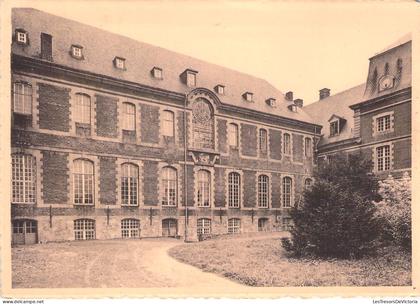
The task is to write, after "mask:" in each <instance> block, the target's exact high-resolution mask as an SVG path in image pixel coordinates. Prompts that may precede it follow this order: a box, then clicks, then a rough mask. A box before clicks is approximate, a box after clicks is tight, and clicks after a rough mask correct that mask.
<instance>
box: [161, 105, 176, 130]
mask: <svg viewBox="0 0 420 304" xmlns="http://www.w3.org/2000/svg"><path fill="white" fill-rule="evenodd" d="M162 135H163V136H167V137H174V136H175V113H174V112H173V111H170V110H163V112H162Z"/></svg>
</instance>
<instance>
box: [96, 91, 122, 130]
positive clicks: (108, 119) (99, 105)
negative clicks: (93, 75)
mask: <svg viewBox="0 0 420 304" xmlns="http://www.w3.org/2000/svg"><path fill="white" fill-rule="evenodd" d="M95 97H96V134H97V135H98V136H103V137H117V136H118V112H117V107H118V99H116V98H110V97H108V96H104V95H99V94H97V95H95Z"/></svg>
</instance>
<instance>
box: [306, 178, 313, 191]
mask: <svg viewBox="0 0 420 304" xmlns="http://www.w3.org/2000/svg"><path fill="white" fill-rule="evenodd" d="M311 187H312V179H310V178H307V179H305V189H306V190H308V189H310V188H311Z"/></svg>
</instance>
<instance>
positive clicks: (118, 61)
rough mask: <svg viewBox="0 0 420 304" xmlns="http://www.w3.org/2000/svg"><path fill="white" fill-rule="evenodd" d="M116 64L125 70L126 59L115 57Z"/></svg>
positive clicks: (118, 67)
mask: <svg viewBox="0 0 420 304" xmlns="http://www.w3.org/2000/svg"><path fill="white" fill-rule="evenodd" d="M114 66H115V67H116V68H117V69H120V70H124V69H125V59H124V58H121V57H115V58H114Z"/></svg>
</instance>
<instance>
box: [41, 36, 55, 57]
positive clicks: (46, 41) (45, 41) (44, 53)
mask: <svg viewBox="0 0 420 304" xmlns="http://www.w3.org/2000/svg"><path fill="white" fill-rule="evenodd" d="M41 58H42V59H45V60H49V61H52V36H51V35H48V34H45V33H41Z"/></svg>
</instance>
